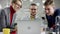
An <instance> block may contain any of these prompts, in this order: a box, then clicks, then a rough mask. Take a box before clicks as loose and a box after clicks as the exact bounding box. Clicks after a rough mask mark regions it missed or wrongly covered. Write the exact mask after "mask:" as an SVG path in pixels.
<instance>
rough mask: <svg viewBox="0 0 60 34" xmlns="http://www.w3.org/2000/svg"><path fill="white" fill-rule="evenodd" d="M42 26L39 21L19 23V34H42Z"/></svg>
mask: <svg viewBox="0 0 60 34" xmlns="http://www.w3.org/2000/svg"><path fill="white" fill-rule="evenodd" d="M40 25H41V24H40V22H38V21H20V23H18V34H40V33H41V32H40V28H41V26H40Z"/></svg>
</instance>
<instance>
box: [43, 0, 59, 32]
mask: <svg viewBox="0 0 60 34" xmlns="http://www.w3.org/2000/svg"><path fill="white" fill-rule="evenodd" d="M44 6H45V13H46V18H47V21H48V27H49V28H53V31H54V30H55V21H56V20H55V19H56V17H57V16H60V9H55V8H54V4H53V1H52V0H49V1H46V2H45V3H44Z"/></svg>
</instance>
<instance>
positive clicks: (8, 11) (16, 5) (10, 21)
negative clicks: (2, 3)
mask: <svg viewBox="0 0 60 34" xmlns="http://www.w3.org/2000/svg"><path fill="white" fill-rule="evenodd" d="M21 3H22V1H21V0H12V2H11V6H10V7H7V8H5V9H3V10H2V11H1V14H2V15H1V19H3V20H2V23H3V22H4V23H6V26H5V27H7V28H10V29H11V34H16V25H17V24H16V23H15V18H16V11H18V10H19V9H20V8H21V7H22V5H21Z"/></svg>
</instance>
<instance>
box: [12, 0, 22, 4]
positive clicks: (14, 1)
mask: <svg viewBox="0 0 60 34" xmlns="http://www.w3.org/2000/svg"><path fill="white" fill-rule="evenodd" d="M16 1H20V2H21V3H22V1H21V0H12V3H16Z"/></svg>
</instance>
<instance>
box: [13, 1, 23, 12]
mask: <svg viewBox="0 0 60 34" xmlns="http://www.w3.org/2000/svg"><path fill="white" fill-rule="evenodd" d="M13 6H14V10H15V11H18V10H19V9H20V8H21V7H22V3H21V2H20V1H16V3H14V5H13Z"/></svg>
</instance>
